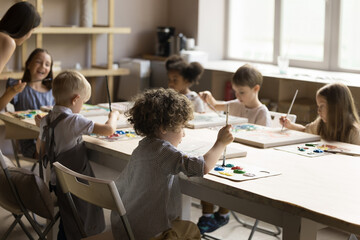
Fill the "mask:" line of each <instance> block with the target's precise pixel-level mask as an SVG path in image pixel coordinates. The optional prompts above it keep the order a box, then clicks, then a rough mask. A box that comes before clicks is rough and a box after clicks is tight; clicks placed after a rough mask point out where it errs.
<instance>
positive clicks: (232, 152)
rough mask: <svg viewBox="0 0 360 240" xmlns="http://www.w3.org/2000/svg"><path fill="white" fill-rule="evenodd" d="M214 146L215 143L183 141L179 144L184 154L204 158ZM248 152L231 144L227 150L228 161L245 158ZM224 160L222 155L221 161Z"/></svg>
mask: <svg viewBox="0 0 360 240" xmlns="http://www.w3.org/2000/svg"><path fill="white" fill-rule="evenodd" d="M213 145H214V143H213V142H205V141H183V142H182V143H180V144H179V146H178V149H179V150H180V151H182V152H184V153H187V154H189V155H190V156H202V155H204V154H205V153H207V151H209V150H210V148H211V147H212V146H213ZM246 153H247V152H246V151H245V150H243V149H241V148H240V147H239V144H236V143H230V144H229V145H228V146H227V148H226V155H225V157H226V159H228V158H238V157H245V156H246ZM222 158H223V155H221V157H220V159H222Z"/></svg>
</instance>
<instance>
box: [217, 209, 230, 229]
mask: <svg viewBox="0 0 360 240" xmlns="http://www.w3.org/2000/svg"><path fill="white" fill-rule="evenodd" d="M214 217H215V220H216V222H217V223H218V225H219V227H222V226H224V225H225V224H227V223H228V222H229V219H230V215H229V214H228V215H226V216H225V217H223V216H221V215H220V213H219V212H216V213H214Z"/></svg>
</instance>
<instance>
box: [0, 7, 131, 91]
mask: <svg viewBox="0 0 360 240" xmlns="http://www.w3.org/2000/svg"><path fill="white" fill-rule="evenodd" d="M43 1H46V0H35V7H36V9H37V11H38V12H39V14H40V16H41V17H42V16H43V11H44V9H43ZM58 1H61V0H58ZM107 1H108V9H107V11H108V24H107V25H97V16H98V8H97V5H98V4H97V3H98V0H92V20H93V23H92V27H77V26H69V27H61V26H59V27H43V23H41V24H40V26H39V27H37V28H36V29H35V30H34V32H33V35H34V36H35V46H36V48H42V47H43V35H45V34H87V35H91V50H90V51H91V54H90V55H91V68H88V69H81V70H77V71H79V72H81V73H82V74H83V75H84V76H85V77H100V76H106V77H108V82H109V88H110V90H111V91H112V89H113V79H114V76H121V75H127V74H129V70H128V69H125V68H118V69H113V62H114V59H113V58H114V54H113V51H114V34H130V33H131V29H130V28H128V27H115V26H114V0H107ZM100 34H106V35H107V51H106V53H107V63H106V64H105V66H99V65H97V62H96V59H97V58H96V43H97V37H98V35H100ZM59 47H60V46H59ZM26 58H27V44H26V42H25V43H24V44H23V45H22V47H21V62H22V66H25V61H26ZM62 70H69V69H62ZM58 73H59V72H54V75H55V76H56V75H57V74H58ZM22 75H23V71H19V72H3V73H1V74H0V80H7V78H9V77H11V78H19V79H20V78H21V77H22ZM89 80H90V84H91V85H93V84H94V81H93V79H89Z"/></svg>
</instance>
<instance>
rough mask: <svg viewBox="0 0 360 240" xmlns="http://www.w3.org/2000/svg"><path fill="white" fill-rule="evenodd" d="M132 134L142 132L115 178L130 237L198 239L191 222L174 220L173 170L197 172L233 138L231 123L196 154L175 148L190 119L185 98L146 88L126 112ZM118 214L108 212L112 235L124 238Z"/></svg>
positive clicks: (211, 163) (177, 212)
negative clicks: (206, 149) (125, 163)
mask: <svg viewBox="0 0 360 240" xmlns="http://www.w3.org/2000/svg"><path fill="white" fill-rule="evenodd" d="M126 114H127V115H128V116H129V122H130V123H132V124H133V126H134V129H135V131H136V133H137V134H139V135H142V136H145V138H143V139H142V140H141V141H140V142H139V145H138V147H137V148H136V149H135V150H134V152H133V153H132V156H131V159H130V162H129V163H128V165H127V166H126V168H125V169H124V171H123V172H122V173H121V175H120V177H119V178H118V179H117V180H116V184H117V187H118V189H119V193H120V196H121V198H122V200H123V202H124V206H125V209H126V211H127V213H128V218H129V222H130V225H131V228H132V229H133V231H134V234H135V239H150V238H151V239H200V237H201V236H200V232H199V229H198V228H197V227H196V225H195V224H194V223H192V222H189V221H183V220H180V219H179V216H180V210H181V192H180V186H179V182H178V173H180V172H183V173H184V174H185V175H187V176H189V177H191V176H197V177H201V176H203V175H204V174H207V173H208V172H209V171H210V170H211V169H212V168H213V167H214V166H215V164H216V162H217V161H218V159H219V158H220V156H221V154H222V152H223V150H224V148H225V146H226V145H228V144H229V143H231V142H232V141H233V139H234V138H233V136H232V134H231V132H230V127H231V126H230V125H227V126H225V127H224V128H222V129H221V130H220V131H219V133H218V136H217V140H216V142H215V144H214V145H213V147H212V148H211V149H210V150H209V151H208V152H207V153H206V154H205V155H204V156H200V157H191V156H187V155H186V154H184V153H183V152H181V151H179V150H178V149H177V146H178V145H179V143H180V142H181V139H182V138H183V137H184V130H183V127H184V124H185V123H186V122H187V121H189V120H191V118H192V108H191V103H190V101H189V100H188V99H187V98H186V97H185V96H184V95H183V94H180V93H177V92H176V91H174V90H173V89H166V90H165V89H157V90H148V91H146V92H144V93H143V94H141V95H140V96H139V97H138V98H137V100H136V101H135V104H134V106H133V107H132V108H131V109H130V110H129V111H128V112H127V113H126ZM120 221H121V220H120V217H119V215H118V214H117V213H116V212H112V215H111V222H112V229H113V234H114V237H115V238H116V239H126V235H125V230H124V229H123V228H122V224H120Z"/></svg>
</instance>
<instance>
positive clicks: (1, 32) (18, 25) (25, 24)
mask: <svg viewBox="0 0 360 240" xmlns="http://www.w3.org/2000/svg"><path fill="white" fill-rule="evenodd" d="M40 20H41V18H40V16H39V13H38V12H37V11H36V9H35V7H34V6H33V5H31V4H30V3H28V2H18V3H15V4H14V5H13V6H11V7H10V8H9V9H8V10H7V12H6V13H5V15H4V16H3V17H2V18H1V20H0V73H1V72H2V71H3V69H4V67H5V65H6V63H7V62H8V61H9V59H10V57H11V56H12V55H13V53H14V51H15V48H16V46H20V45H21V44H22V43H23V42H24V41H25V40H27V39H28V38H29V37H30V36H31V34H32V31H33V29H34V28H36V27H37V26H39V24H40ZM25 85H26V83H21V81H19V82H18V84H16V85H15V86H13V87H12V88H10V89H8V90H7V91H6V92H5V94H4V95H3V96H2V97H1V98H0V109H3V108H4V107H5V106H6V104H7V103H8V102H9V101H10V100H11V99H12V97H13V95H15V94H17V93H19V92H21V91H22V90H23V89H24V87H25Z"/></svg>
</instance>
